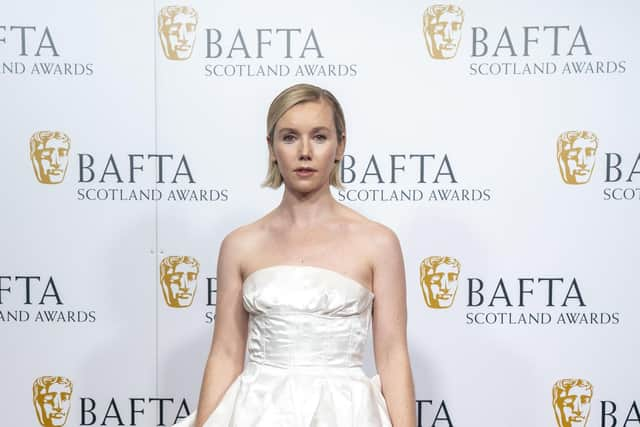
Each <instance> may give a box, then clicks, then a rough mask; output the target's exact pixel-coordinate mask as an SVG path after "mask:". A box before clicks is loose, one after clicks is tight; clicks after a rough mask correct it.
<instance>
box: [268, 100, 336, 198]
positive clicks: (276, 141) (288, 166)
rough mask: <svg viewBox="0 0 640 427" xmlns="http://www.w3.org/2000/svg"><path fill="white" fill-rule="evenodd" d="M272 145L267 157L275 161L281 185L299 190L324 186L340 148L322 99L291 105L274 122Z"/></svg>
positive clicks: (331, 118) (329, 110)
mask: <svg viewBox="0 0 640 427" xmlns="http://www.w3.org/2000/svg"><path fill="white" fill-rule="evenodd" d="M272 145H273V151H272V152H271V154H270V156H271V161H273V160H277V161H278V168H279V169H280V173H281V174H282V177H283V180H284V183H285V185H286V186H287V187H288V188H291V189H293V190H297V191H300V192H308V191H312V190H314V189H317V188H319V187H322V186H323V185H327V186H328V185H329V177H330V175H331V170H332V169H333V166H334V165H335V160H336V159H341V158H342V153H343V152H344V144H340V145H338V135H337V134H336V126H335V124H334V122H333V110H332V109H331V105H329V103H328V102H326V101H325V100H320V101H318V102H303V103H300V104H297V105H294V106H293V107H291V108H290V109H289V110H288V111H287V112H286V113H284V115H283V116H282V117H281V118H280V120H278V122H277V123H276V126H275V129H274V133H273V141H272ZM274 156H275V157H274ZM299 168H308V170H307V171H304V170H303V171H300V170H299Z"/></svg>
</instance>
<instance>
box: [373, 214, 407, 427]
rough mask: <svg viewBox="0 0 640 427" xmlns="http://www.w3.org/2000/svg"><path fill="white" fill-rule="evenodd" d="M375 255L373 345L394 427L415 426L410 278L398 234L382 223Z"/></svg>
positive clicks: (375, 244) (375, 245)
mask: <svg viewBox="0 0 640 427" xmlns="http://www.w3.org/2000/svg"><path fill="white" fill-rule="evenodd" d="M377 226H378V227H380V230H379V232H376V233H375V242H373V244H372V245H371V247H374V248H375V254H374V255H373V289H374V293H375V298H374V304H373V328H372V329H373V346H374V353H375V360H376V368H377V370H378V373H379V374H380V381H381V383H382V392H383V395H384V398H385V400H386V402H387V407H388V409H389V415H390V417H391V422H392V424H393V427H415V426H416V425H417V424H416V415H415V412H416V411H415V400H416V398H415V389H414V384H413V375H412V373H411V364H410V362H409V351H408V348H407V302H406V301H407V300H406V298H407V297H406V295H407V292H406V278H405V270H404V260H403V256H402V249H401V247H400V242H399V240H398V237H397V236H396V234H395V233H394V232H393V230H391V229H390V228H388V227H386V226H383V225H381V224H379V225H377Z"/></svg>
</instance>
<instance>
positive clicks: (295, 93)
mask: <svg viewBox="0 0 640 427" xmlns="http://www.w3.org/2000/svg"><path fill="white" fill-rule="evenodd" d="M321 100H324V101H326V102H328V103H329V105H330V106H331V109H332V110H333V123H334V124H335V127H336V135H337V137H338V145H340V144H344V138H343V137H342V135H343V134H346V132H345V121H344V113H343V112H342V107H341V106H340V103H339V102H338V100H337V99H336V97H335V96H333V94H332V93H331V92H329V91H328V90H326V89H322V88H320V87H317V86H313V85H310V84H305V83H300V84H296V85H293V86H291V87H288V88H287V89H285V90H283V91H282V92H280V93H279V94H278V96H276V97H275V99H274V100H273V102H271V106H270V107H269V112H268V114H267V134H268V135H269V141H270V144H272V146H273V137H274V132H275V129H276V123H278V120H280V118H281V117H282V116H283V115H284V113H286V112H287V111H288V110H289V109H290V108H291V107H293V106H294V105H298V104H301V103H303V102H319V101H321ZM268 161H269V165H268V169H267V176H266V178H265V180H264V181H263V182H262V184H261V185H260V186H261V187H270V188H278V187H280V185H282V175H281V174H280V170H279V169H278V164H277V163H276V162H275V161H273V162H272V161H270V160H269V159H268ZM341 163H342V160H336V162H335V165H334V166H333V169H332V170H331V175H330V177H329V184H330V185H333V186H334V187H336V188H339V189H341V190H344V189H345V187H344V186H343V185H342V182H341V181H340V165H341Z"/></svg>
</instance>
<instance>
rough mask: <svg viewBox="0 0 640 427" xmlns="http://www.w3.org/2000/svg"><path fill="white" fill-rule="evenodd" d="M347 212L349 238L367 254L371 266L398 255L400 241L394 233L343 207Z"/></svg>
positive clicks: (390, 229) (389, 228)
mask: <svg viewBox="0 0 640 427" xmlns="http://www.w3.org/2000/svg"><path fill="white" fill-rule="evenodd" d="M344 208H345V209H347V210H348V212H349V217H350V221H348V222H349V224H350V227H349V228H351V233H349V234H350V236H351V237H353V238H354V239H355V240H356V241H357V242H358V245H359V246H360V247H361V248H362V252H361V253H363V254H365V253H366V254H368V257H369V258H370V260H371V262H372V264H375V263H376V262H379V261H380V260H384V259H385V257H388V256H389V255H390V254H395V255H396V256H397V255H399V251H400V240H399V239H398V236H397V235H396V232H395V231H394V230H393V229H392V228H391V227H389V226H387V225H385V224H382V223H380V222H377V221H374V220H372V219H370V218H367V217H366V216H365V215H363V214H361V213H359V212H356V211H355V210H353V209H351V208H349V207H346V206H345V207H344Z"/></svg>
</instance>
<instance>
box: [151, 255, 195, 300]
mask: <svg viewBox="0 0 640 427" xmlns="http://www.w3.org/2000/svg"><path fill="white" fill-rule="evenodd" d="M199 272H200V263H199V262H198V261H197V260H196V259H195V258H193V257H190V256H168V257H166V258H164V259H163V260H162V262H161V263H160V284H161V285H162V295H164V300H165V302H166V303H167V305H168V306H169V307H175V308H182V307H189V306H190V305H191V303H192V302H193V297H194V295H195V293H196V287H197V284H198V273H199Z"/></svg>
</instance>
